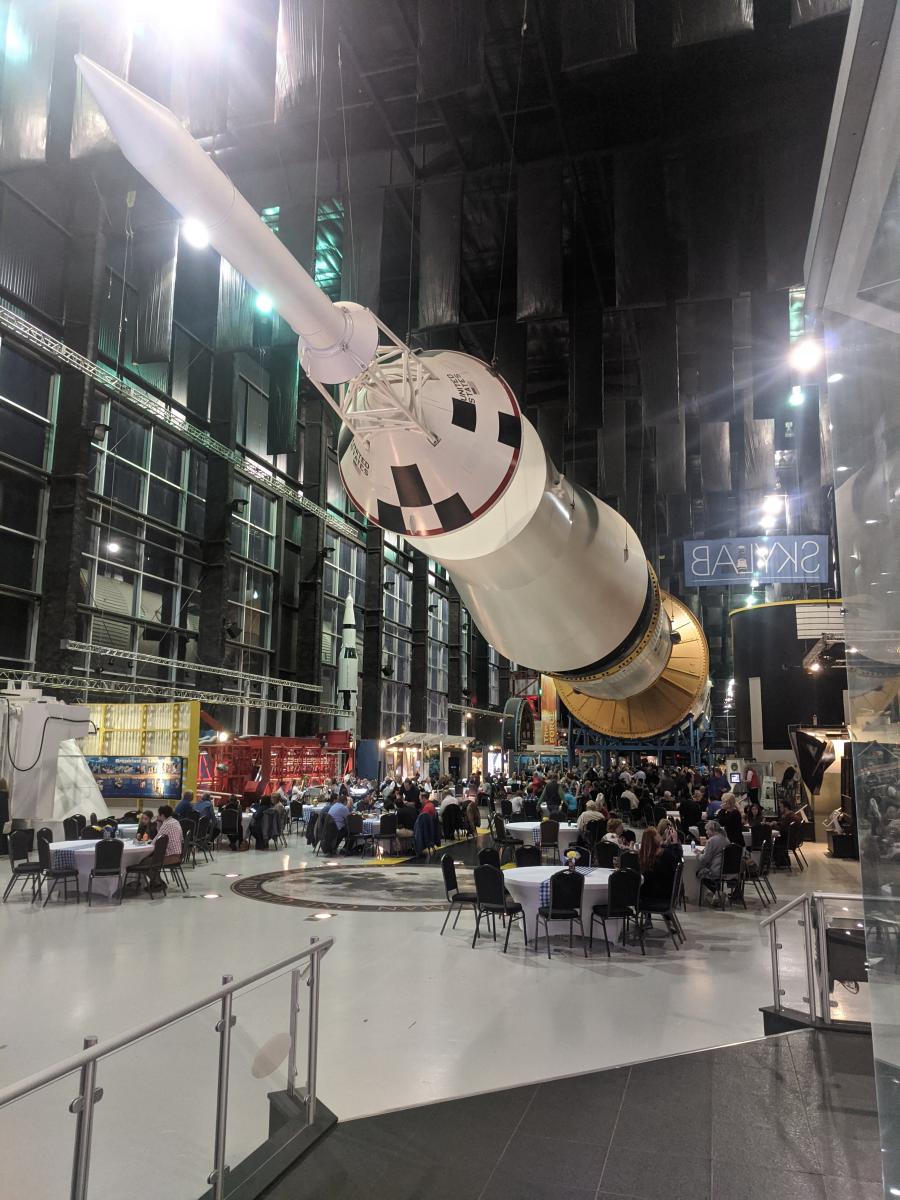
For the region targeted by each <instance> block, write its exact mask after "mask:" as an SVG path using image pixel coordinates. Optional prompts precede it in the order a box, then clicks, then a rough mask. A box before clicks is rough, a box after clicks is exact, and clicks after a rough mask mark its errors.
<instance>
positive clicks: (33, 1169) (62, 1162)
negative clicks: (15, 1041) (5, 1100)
mask: <svg viewBox="0 0 900 1200" xmlns="http://www.w3.org/2000/svg"><path fill="white" fill-rule="evenodd" d="M78 1090H79V1084H78V1073H77V1072H76V1073H75V1074H74V1075H66V1076H65V1077H64V1078H63V1079H58V1080H56V1082H55V1083H50V1084H48V1085H47V1087H45V1088H41V1089H40V1091H37V1092H32V1093H31V1094H30V1095H28V1096H24V1097H23V1098H22V1099H21V1100H15V1101H13V1103H12V1104H8V1105H7V1106H6V1107H5V1108H0V1163H2V1164H3V1167H2V1170H3V1183H2V1184H0V1195H3V1196H10V1197H12V1196H23V1197H24V1196H29V1197H38V1196H47V1197H51V1196H54V1197H55V1196H68V1195H69V1188H70V1184H71V1180H72V1153H73V1150H74V1147H75V1124H76V1118H75V1117H74V1115H73V1114H72V1113H70V1112H69V1105H70V1104H71V1103H72V1101H73V1100H74V1099H75V1098H76V1096H77V1095H78Z"/></svg>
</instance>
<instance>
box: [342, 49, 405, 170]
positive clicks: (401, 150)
mask: <svg viewBox="0 0 900 1200" xmlns="http://www.w3.org/2000/svg"><path fill="white" fill-rule="evenodd" d="M340 39H341V45H342V46H343V47H344V49H345V50H346V51H347V57H348V58H349V59H350V65H351V66H352V67H353V70H354V71H355V72H356V74H357V76H358V77H359V82H360V84H361V86H362V89H363V91H364V92H365V93H366V95H367V96H368V97H369V99H370V100H371V101H372V104H373V106H374V108H375V111H376V112H377V113H378V115H379V116H380V117H381V121H382V124H383V125H384V129H385V132H386V133H387V135H388V137H389V138H390V139H391V141H392V142H393V144H394V147H395V148H396V150H397V153H398V154H399V155H400V157H401V158H402V159H403V162H404V163H405V165H406V168H407V170H408V171H409V173H410V175H411V176H412V178H415V176H416V171H417V167H416V160H415V159H414V158H413V156H412V155H411V154H410V152H409V147H408V146H407V145H406V143H405V142H404V141H403V139H402V138H400V137H398V135H397V134H396V133H395V132H394V127H393V125H392V124H391V118H390V114H389V113H388V110H387V108H386V106H385V103H384V101H383V100H382V99H381V97H380V96H379V95H378V93H377V92H376V90H375V88H374V87H373V86H372V84H371V82H370V81H369V80H368V79H367V78H366V76H365V75H364V73H363V69H362V67H361V66H360V62H359V55H358V54H357V53H356V49H355V48H354V45H353V42H352V41H351V39H350V37H349V36H348V34H347V31H346V29H344V28H343V27H342V28H341V30H340Z"/></svg>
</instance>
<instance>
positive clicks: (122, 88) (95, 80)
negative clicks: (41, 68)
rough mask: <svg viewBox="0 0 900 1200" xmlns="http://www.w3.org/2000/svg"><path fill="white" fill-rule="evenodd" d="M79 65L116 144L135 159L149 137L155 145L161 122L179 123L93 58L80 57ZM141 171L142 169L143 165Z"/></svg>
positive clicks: (76, 57)
mask: <svg viewBox="0 0 900 1200" xmlns="http://www.w3.org/2000/svg"><path fill="white" fill-rule="evenodd" d="M75 65H76V66H77V67H78V70H79V72H80V73H81V77H82V79H83V80H84V82H85V83H86V84H87V87H88V90H89V91H90V93H91V95H92V96H93V97H94V100H95V101H96V102H97V107H98V108H99V109H100V111H101V112H102V113H103V116H104V117H105V118H106V121H107V124H108V125H109V127H110V129H111V130H112V131H113V133H114V134H115V137H116V141H117V142H118V143H119V145H120V147H121V148H122V150H123V151H124V152H125V153H126V156H127V157H129V158H132V160H133V159H134V151H135V150H138V149H144V150H146V149H147V141H146V139H148V137H149V139H150V142H151V143H152V142H153V141H154V140H155V139H154V138H153V136H152V131H153V130H154V129H158V128H159V122H160V120H162V121H165V123H166V124H170V123H172V122H175V117H174V115H173V114H172V113H171V112H169V110H168V109H167V108H165V107H164V106H163V105H162V104H157V102H156V101H155V100H151V99H150V97H149V96H145V95H144V93H143V92H139V91H138V90H137V88H133V87H132V86H131V84H129V83H126V82H125V80H124V79H120V78H119V76H118V75H116V74H114V73H113V72H112V71H108V70H107V69H106V67H101V66H100V64H99V63H97V62H94V60H93V59H92V58H88V57H87V56H86V55H84V54H76V55H75ZM176 124H177V122H176ZM138 169H139V170H140V169H141V166H140V165H138Z"/></svg>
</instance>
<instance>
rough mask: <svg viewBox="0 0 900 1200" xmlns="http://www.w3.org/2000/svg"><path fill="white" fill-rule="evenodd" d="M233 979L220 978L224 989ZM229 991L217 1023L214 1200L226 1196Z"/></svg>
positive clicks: (229, 1037) (212, 1178)
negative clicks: (217, 1074)
mask: <svg viewBox="0 0 900 1200" xmlns="http://www.w3.org/2000/svg"><path fill="white" fill-rule="evenodd" d="M233 979H234V976H233V975H223V976H222V986H223V987H225V986H226V985H227V984H229V983H231V982H232V980H233ZM231 1001H232V995H231V992H228V993H226V995H224V996H223V997H222V1011H221V1015H220V1017H219V1020H218V1021H217V1022H216V1033H218V1035H219V1076H218V1080H217V1083H216V1140H215V1145H214V1147H213V1169H212V1173H211V1174H210V1176H209V1179H208V1182H209V1183H211V1184H212V1187H213V1200H224V1196H225V1173H226V1171H227V1170H228V1168H227V1167H226V1166H225V1127H226V1124H227V1120H228V1073H229V1069H230V1065H231V1030H232V1028H233V1027H234V1022H235V1018H234V1017H233V1016H232V1015H231Z"/></svg>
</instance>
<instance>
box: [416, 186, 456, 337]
mask: <svg viewBox="0 0 900 1200" xmlns="http://www.w3.org/2000/svg"><path fill="white" fill-rule="evenodd" d="M461 223H462V177H461V176H459V177H454V178H452V179H436V180H431V181H429V182H427V183H425V184H424V185H423V186H422V198H421V215H420V218H419V325H420V326H421V327H422V328H425V329H427V328H428V327H429V326H430V325H456V324H457V323H458V322H459V272H460V234H461Z"/></svg>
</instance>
